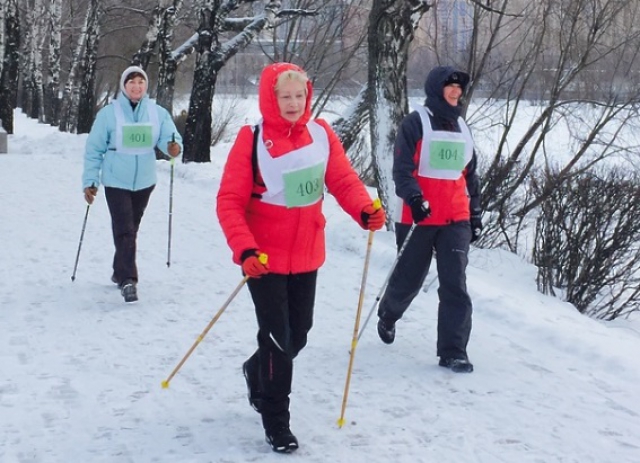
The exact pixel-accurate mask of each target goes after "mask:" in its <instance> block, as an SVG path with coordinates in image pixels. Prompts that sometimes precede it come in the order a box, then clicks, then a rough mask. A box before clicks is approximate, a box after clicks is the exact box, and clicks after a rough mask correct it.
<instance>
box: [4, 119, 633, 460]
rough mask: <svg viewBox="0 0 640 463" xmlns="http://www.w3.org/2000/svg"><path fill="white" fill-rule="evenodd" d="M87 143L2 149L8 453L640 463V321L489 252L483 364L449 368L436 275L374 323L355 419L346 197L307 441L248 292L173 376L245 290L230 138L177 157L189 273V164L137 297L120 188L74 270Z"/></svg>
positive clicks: (161, 186)
mask: <svg viewBox="0 0 640 463" xmlns="http://www.w3.org/2000/svg"><path fill="white" fill-rule="evenodd" d="M85 140H86V136H78V135H72V134H66V133H60V132H58V131H57V130H56V129H55V128H52V127H48V126H45V125H39V124H37V123H36V122H35V121H33V120H29V119H27V118H26V117H25V116H24V115H22V114H21V113H16V120H15V134H14V135H10V136H9V154H1V155H0V186H1V188H0V239H1V243H2V252H1V254H0V256H1V257H0V307H1V309H0V365H1V370H0V371H1V372H2V373H1V374H0V462H2V463H14V462H20V463H57V462H65V463H68V462H74V463H75V462H83V463H84V462H91V463H94V462H96V463H102V462H107V463H111V462H118V463H120V462H135V463H139V462H140V463H147V462H149V463H150V462H167V463H169V462H177V463H206V462H220V463H222V462H225V463H226V462H275V461H284V459H287V458H288V459H291V460H292V461H304V462H310V463H321V462H322V463H324V462H345V463H347V462H349V463H358V462H367V463H378V462H380V463H387V462H392V461H393V462H400V463H418V462H424V463H426V462H430V463H431V462H445V463H448V462H466V463H470V462H478V463H494V462H508V463H515V462H518V463H524V462H532V463H533V462H535V463H551V462H563V463H569V462H572V463H573V462H576V463H578V462H579V463H589V462H593V463H607V462H615V463H623V462H628V463H632V462H638V461H640V401H638V393H639V392H640V359H639V358H640V357H639V356H638V352H640V317H636V318H635V320H617V321H615V322H609V323H605V322H601V321H597V320H593V319H589V318H586V317H584V316H582V315H580V314H579V313H578V312H577V311H576V310H575V309H574V308H573V307H571V306H570V305H568V304H567V303H564V302H562V301H560V300H558V299H554V298H551V297H548V296H545V295H542V294H540V293H539V292H537V291H536V287H535V269H534V267H532V266H531V265H530V264H528V263H527V262H525V261H523V260H522V259H521V258H520V257H518V256H516V255H514V254H510V253H507V252H505V251H501V250H479V249H473V251H472V252H471V255H470V267H469V271H468V285H469V291H470V293H471V296H472V299H473V301H474V309H475V311H474V328H473V332H472V336H471V342H470V345H469V354H470V357H471V360H472V361H473V362H474V364H475V368H476V371H475V372H474V373H473V374H470V375H460V374H454V373H451V372H450V371H448V370H445V369H443V368H439V367H438V366H437V363H436V362H437V358H436V357H435V327H436V321H437V294H436V287H437V283H432V281H433V278H434V275H433V273H432V274H430V275H429V276H428V278H427V284H426V285H425V289H426V291H423V292H422V293H420V294H419V296H418V297H417V298H416V300H415V301H414V303H413V305H412V307H411V308H410V309H409V311H408V312H407V314H406V316H405V318H404V319H403V320H401V321H400V322H399V323H398V326H397V328H398V333H397V338H396V342H395V343H394V344H392V345H390V346H387V345H385V344H383V343H382V342H380V340H379V339H378V337H377V335H376V330H375V320H376V317H375V316H374V317H372V321H371V323H369V325H368V326H367V328H366V330H365V331H364V334H363V336H362V338H361V339H360V342H359V343H358V345H357V349H356V351H355V361H354V369H353V372H352V376H351V383H350V388H349V394H348V402H347V407H346V413H345V420H346V424H345V425H344V426H343V427H342V428H339V427H338V426H337V420H338V418H339V417H340V411H341V405H342V400H343V394H344V388H345V380H346V375H347V367H348V364H349V348H350V346H351V341H352V336H353V330H354V322H355V319H356V311H357V305H358V295H359V289H360V282H361V280H362V272H363V263H364V257H365V251H366V243H367V233H366V232H365V231H362V230H361V229H360V228H359V227H358V226H357V225H356V224H355V223H354V222H353V221H352V220H351V219H350V218H349V217H348V216H347V215H346V214H345V213H344V212H342V211H341V210H340V209H339V207H338V206H337V204H336V202H335V201H334V200H333V198H331V197H328V198H327V200H326V203H325V213H326V216H327V222H328V224H327V255H328V258H327V262H326V264H325V265H324V267H323V268H322V269H321V270H320V273H319V282H318V291H317V303H316V313H315V326H314V328H313V330H312V331H311V333H310V336H309V344H308V346H307V347H306V348H305V350H303V351H302V352H301V354H300V356H299V357H298V358H297V359H296V361H295V373H294V384H293V393H292V404H291V413H292V423H291V424H292V430H293V431H294V433H295V434H296V435H297V436H298V438H299V440H300V449H299V450H298V451H297V452H296V453H294V454H292V455H289V456H283V455H278V454H275V453H273V452H272V451H271V450H270V448H269V447H268V446H267V444H266V443H265V442H264V439H263V433H262V428H261V424H260V420H259V416H258V414H256V413H255V412H254V411H253V410H252V409H251V408H250V407H249V405H248V403H247V400H246V389H245V384H244V379H243V377H242V373H241V365H242V362H243V361H244V360H245V359H246V358H247V357H248V356H249V355H250V354H251V353H252V352H253V351H254V349H255V346H256V341H255V334H256V322H255V319H254V313H253V308H252V304H251V302H250V298H249V294H248V291H247V289H246V287H243V288H242V289H241V291H240V292H239V294H238V296H237V297H236V298H235V299H234V300H233V301H232V302H231V303H230V304H229V306H228V308H227V309H226V311H225V312H224V313H223V314H222V316H221V317H220V318H219V320H218V321H217V322H216V323H215V324H214V326H213V327H212V328H211V330H210V331H209V333H208V334H207V336H206V337H205V338H204V340H203V341H202V342H201V343H200V344H199V345H198V347H197V348H196V349H195V351H194V352H193V354H192V355H191V356H190V357H189V359H188V360H187V362H186V363H185V364H184V366H183V367H182V368H181V369H180V370H179V371H178V373H177V374H176V375H175V377H174V378H173V379H172V380H171V383H170V387H169V388H168V389H163V388H162V387H161V382H162V381H163V380H165V379H166V378H167V377H168V375H169V374H170V373H171V371H172V370H173V369H174V368H175V366H176V365H177V364H178V362H179V361H180V360H181V359H182V358H183V356H184V355H185V354H186V353H187V350H188V349H189V348H190V347H191V345H192V344H193V343H194V342H195V341H196V338H197V337H198V335H200V333H202V332H203V330H204V329H205V327H206V326H207V324H208V323H209V322H210V321H211V319H212V318H213V316H214V315H215V314H216V312H218V310H219V309H220V308H221V306H222V304H223V302H224V301H225V300H226V299H227V297H228V296H229V295H230V294H231V292H232V291H233V289H234V288H235V287H236V286H237V285H238V284H239V283H240V282H241V278H242V277H241V274H240V271H239V268H238V267H237V266H235V265H234V264H232V262H231V253H230V251H229V249H228V248H227V245H226V243H225V240H224V237H223V235H222V233H221V231H220V227H219V225H218V223H217V220H216V216H215V210H214V208H215V194H216V191H217V188H218V185H219V179H220V173H221V169H222V167H223V164H224V160H225V155H226V152H227V150H228V148H229V144H228V143H226V144H223V145H219V146H216V147H214V148H213V149H212V160H213V161H212V163H210V164H206V165H195V164H189V165H183V164H181V163H176V165H175V180H174V191H173V236H172V240H171V265H170V267H168V266H167V265H166V263H167V252H168V236H167V229H168V205H169V184H170V181H169V179H170V167H169V164H168V163H166V162H159V164H158V171H159V183H158V185H157V187H156V190H155V191H154V193H153V195H152V197H151V202H150V205H149V208H148V210H147V213H146V215H145V217H144V218H143V221H142V226H141V230H140V236H139V243H138V264H139V271H140V284H139V295H140V301H139V302H138V303H137V304H132V305H127V304H125V303H124V302H123V301H122V297H121V296H120V294H119V292H118V290H117V289H116V288H115V287H114V285H113V284H111V282H110V281H109V277H110V275H111V259H112V243H111V233H110V222H109V214H108V211H107V207H106V203H105V201H104V195H103V194H102V193H103V192H102V191H100V193H99V196H98V198H97V201H96V203H95V204H94V205H93V206H91V208H90V211H89V215H88V220H87V225H86V231H85V235H84V240H83V242H82V248H81V253H80V259H79V264H78V268H77V274H76V279H75V281H74V282H72V281H71V278H70V277H71V275H72V273H73V267H74V263H75V258H76V253H77V250H78V244H79V237H80V231H81V228H82V222H83V218H84V215H85V211H86V209H87V206H86V204H85V203H84V200H83V198H82V194H81V185H80V176H81V170H82V153H83V147H84V142H85ZM371 193H372V196H373V195H374V191H373V190H371ZM394 257H395V250H394V238H393V235H392V233H391V232H378V233H376V234H375V238H374V241H373V246H372V251H371V261H370V266H369V269H368V275H367V287H366V292H365V301H364V304H363V307H362V318H361V322H362V321H364V319H365V317H366V315H367V314H368V312H369V311H370V309H371V308H372V306H373V303H374V299H375V296H376V295H377V294H378V292H379V290H380V288H381V285H382V284H383V282H384V280H385V278H386V276H387V272H388V270H389V268H390V266H391V264H392V262H393V260H394Z"/></svg>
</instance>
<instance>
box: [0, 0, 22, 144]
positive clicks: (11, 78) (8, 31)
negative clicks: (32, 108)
mask: <svg viewBox="0 0 640 463" xmlns="http://www.w3.org/2000/svg"><path fill="white" fill-rule="evenodd" d="M4 8H5V9H4V12H5V13H4V18H5V30H4V31H5V34H4V37H5V40H4V56H3V60H2V74H1V75H0V119H1V120H2V126H3V127H4V129H5V130H6V131H7V133H13V109H14V108H15V107H16V103H17V101H16V100H17V93H18V62H19V57H20V17H19V10H18V0H7V1H6V2H5V3H4Z"/></svg>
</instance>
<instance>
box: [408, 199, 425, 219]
mask: <svg viewBox="0 0 640 463" xmlns="http://www.w3.org/2000/svg"><path fill="white" fill-rule="evenodd" d="M407 204H409V207H410V208H411V218H412V219H413V222H414V223H419V222H422V221H423V220H424V219H426V218H427V217H430V216H431V208H430V207H429V202H428V201H425V200H424V198H423V197H422V195H415V196H413V197H411V198H410V199H409V201H408V203H407Z"/></svg>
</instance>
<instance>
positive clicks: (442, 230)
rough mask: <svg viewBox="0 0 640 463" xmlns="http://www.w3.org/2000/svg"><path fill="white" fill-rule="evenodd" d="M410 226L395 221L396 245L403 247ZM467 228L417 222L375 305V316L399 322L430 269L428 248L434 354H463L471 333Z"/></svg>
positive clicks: (442, 355)
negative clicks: (434, 305) (433, 269)
mask: <svg viewBox="0 0 640 463" xmlns="http://www.w3.org/2000/svg"><path fill="white" fill-rule="evenodd" d="M409 228H410V226H409V225H404V224H396V245H397V246H398V248H400V246H402V244H403V243H404V240H405V238H406V236H407V233H408V232H409ZM470 241H471V227H470V225H469V222H455V223H452V224H450V225H444V226H418V227H416V228H415V230H414V231H413V234H412V235H411V237H410V238H409V243H408V244H407V246H406V247H405V250H404V252H403V253H402V256H401V257H400V260H399V261H398V263H397V264H396V268H395V270H394V272H393V274H392V275H391V278H390V279H389V285H388V286H387V289H386V290H385V293H384V295H383V296H382V299H381V301H380V305H379V307H378V316H379V317H381V318H387V319H390V320H398V319H400V318H402V315H403V314H404V312H405V311H406V310H407V308H408V307H409V305H410V304H411V302H412V301H413V299H414V298H415V297H416V296H417V295H418V292H419V291H420V289H421V288H422V285H423V283H424V280H425V278H426V276H427V273H428V272H429V267H430V266H431V260H432V258H433V251H434V250H435V252H436V256H437V259H436V265H437V267H438V282H439V287H438V297H439V299H440V303H439V305H438V341H437V355H438V356H439V357H453V358H467V344H468V342H469V335H470V333H471V313H472V310H473V308H472V305H471V298H470V297H469V294H468V293H467V276H466V269H467V263H468V262H469V258H468V254H469V244H470Z"/></svg>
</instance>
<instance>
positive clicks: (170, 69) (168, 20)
mask: <svg viewBox="0 0 640 463" xmlns="http://www.w3.org/2000/svg"><path fill="white" fill-rule="evenodd" d="M181 7H182V0H173V4H172V5H171V6H170V7H169V8H167V9H166V10H165V11H164V13H163V16H162V24H161V25H160V32H159V35H158V55H159V57H160V69H159V70H158V87H157V91H156V101H157V103H158V104H159V105H160V106H162V107H164V108H165V109H166V110H167V111H169V113H171V114H173V94H174V90H175V85H176V72H177V70H178V61H177V60H176V59H175V58H174V56H173V54H172V53H171V48H172V43H173V30H174V28H175V26H176V23H177V14H178V11H180V8H181Z"/></svg>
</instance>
